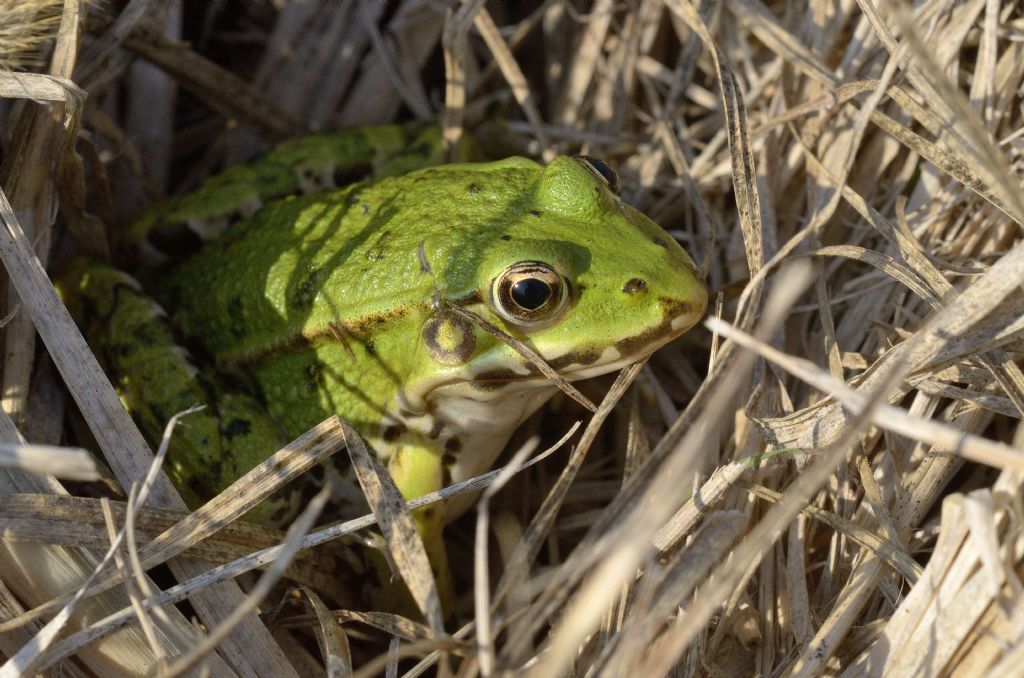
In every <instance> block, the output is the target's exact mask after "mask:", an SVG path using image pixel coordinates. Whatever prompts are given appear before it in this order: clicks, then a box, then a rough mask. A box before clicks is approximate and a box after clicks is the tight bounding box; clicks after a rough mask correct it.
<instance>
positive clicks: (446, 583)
mask: <svg viewBox="0 0 1024 678" xmlns="http://www.w3.org/2000/svg"><path fill="white" fill-rule="evenodd" d="M384 444H385V445H388V446H389V448H390V449H389V450H388V452H387V453H385V456H387V457H388V460H389V461H388V471H389V472H390V473H391V477H392V478H393V479H394V481H395V485H396V486H397V487H398V490H399V492H401V493H402V496H403V497H405V499H406V500H407V501H408V500H411V499H416V498H418V497H422V496H424V495H427V494H430V493H431V492H437V491H438V490H440V489H442V488H443V487H445V485H446V482H445V472H444V461H443V459H444V457H443V454H442V451H441V450H439V449H438V447H437V445H436V441H431V440H428V439H427V438H425V437H424V436H422V435H420V434H418V433H416V432H414V431H405V432H403V433H401V434H400V436H399V438H398V439H397V440H395V441H393V442H391V443H384ZM412 515H413V519H414V520H415V521H416V528H417V529H418V530H419V533H420V536H421V537H422V538H423V546H424V548H425V549H426V551H427V557H428V558H429V559H430V566H431V569H432V570H433V572H434V579H435V581H436V582H437V587H438V592H439V594H440V596H441V601H442V605H443V606H444V608H445V609H446V610H449V611H450V610H451V603H452V596H453V589H452V580H451V571H450V569H449V567H448V555H447V552H446V550H445V544H444V537H443V530H444V525H445V522H446V521H445V517H446V516H445V504H444V502H438V503H435V504H431V505H429V506H424V507H423V508H419V509H416V510H414V511H413V514H412Z"/></svg>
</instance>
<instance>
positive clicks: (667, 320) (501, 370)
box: [466, 300, 704, 399]
mask: <svg viewBox="0 0 1024 678" xmlns="http://www.w3.org/2000/svg"><path fill="white" fill-rule="evenodd" d="M662 304H663V307H664V310H665V313H664V315H663V320H662V321H661V322H660V323H659V324H658V325H655V326H652V327H650V328H648V329H646V330H643V331H642V332H639V333H637V334H634V335H632V336H629V337H626V338H624V339H620V340H618V341H616V342H614V343H613V344H609V345H605V346H589V347H583V348H575V349H571V350H569V351H566V352H564V353H561V354H559V355H556V356H554V357H548V356H544V357H545V360H546V361H547V364H548V365H549V366H550V367H552V368H553V369H554V370H555V371H556V372H558V373H559V374H560V375H561V376H563V377H565V378H566V379H568V380H569V381H580V380H583V379H590V378H592V377H597V376H600V375H602V374H607V373H609V372H614V371H615V370H619V369H622V368H623V367H626V366H627V365H630V364H632V363H634V362H636V361H637V360H640V359H642V358H645V357H647V356H649V355H650V354H652V353H654V352H655V351H657V350H658V349H659V348H661V347H662V346H664V345H665V344H667V343H669V342H670V341H672V340H673V339H675V338H677V337H679V336H680V335H681V334H682V333H683V332H685V331H686V330H688V329H689V328H690V327H692V326H693V325H694V324H695V323H696V322H697V320H698V319H699V318H700V317H701V316H702V315H703V313H704V306H703V305H701V306H700V307H699V308H698V305H697V304H688V303H686V302H676V301H669V300H662ZM541 353H542V355H543V354H544V353H545V351H543V350H542V351H541ZM466 382H468V385H469V386H470V387H472V389H473V390H475V391H477V392H478V393H481V394H485V393H492V392H496V391H500V390H502V389H504V388H505V387H507V386H515V387H517V388H534V387H539V386H541V385H543V384H544V383H545V382H546V383H547V384H548V385H550V386H551V387H552V388H555V384H554V383H552V382H551V381H550V380H549V379H548V378H547V377H546V376H544V375H543V374H542V373H541V371H540V370H539V369H538V368H537V367H536V366H535V365H533V364H531V363H529V362H527V361H526V360H525V359H520V361H519V362H514V363H510V362H509V360H508V357H507V354H505V355H504V356H503V357H502V358H501V359H500V360H495V361H494V362H493V363H491V364H486V363H485V364H484V365H482V366H481V367H480V368H479V369H478V370H477V371H475V372H474V373H473V374H471V375H469V376H468V377H467V379H466ZM481 399H483V398H481Z"/></svg>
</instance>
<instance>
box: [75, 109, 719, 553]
mask: <svg viewBox="0 0 1024 678" xmlns="http://www.w3.org/2000/svg"><path fill="white" fill-rule="evenodd" d="M440 162H441V153H440V137H439V134H438V132H437V131H436V130H427V131H424V132H415V131H414V132H410V131H409V130H407V129H404V128H401V127H396V126H388V127H373V128H361V129H358V130H350V131H348V132H342V133H339V134H334V135H319V136H317V137H312V138H304V139H298V140H293V141H290V142H287V143H286V144H285V145H283V146H281V147H279V148H278V149H277V150H275V151H273V152H272V153H271V154H270V155H268V156H267V157H266V158H264V159H263V160H259V161H256V162H254V163H250V164H248V165H242V166H238V167H235V168H231V169H229V170H227V171H226V172H225V173H224V174H222V175H220V176H218V177H214V178H213V179H211V180H209V181H207V183H206V184H204V185H203V186H202V187H201V188H200V189H199V190H198V191H197V192H195V193H192V194H190V195H187V196H185V197H183V198H179V199H177V200H175V201H172V202H171V203H170V204H169V205H166V206H162V207H159V208H157V209H155V210H153V211H152V212H150V213H149V214H147V215H146V216H145V217H143V219H142V220H140V222H139V223H138V224H137V225H136V226H135V227H133V228H132V229H131V231H130V237H131V238H133V242H134V244H135V245H136V246H137V247H136V249H138V250H145V252H144V254H146V256H147V257H148V258H149V260H150V261H153V260H155V259H161V258H164V256H165V255H163V254H162V253H161V248H162V247H166V246H167V243H180V242H181V241H183V240H189V239H196V240H209V242H208V243H207V244H205V245H203V246H202V247H201V249H200V250H199V251H198V253H197V254H195V255H194V256H191V257H190V258H189V259H188V260H186V261H184V262H183V263H181V264H179V265H176V266H174V267H173V268H170V269H169V270H168V271H166V272H164V273H161V275H159V276H154V277H155V278H156V279H155V281H154V284H153V285H150V286H148V287H150V288H151V294H152V299H155V300H156V301H153V300H151V297H150V296H149V294H147V293H144V292H143V290H142V288H141V286H140V285H139V284H138V283H137V282H135V280H134V279H133V278H131V277H129V276H128V275H126V274H124V273H122V272H120V271H118V270H116V269H114V268H110V267H107V266H103V265H99V264H96V263H95V262H86V261H84V260H76V261H75V262H73V263H72V264H71V265H70V266H69V267H68V269H67V270H66V271H65V273H64V274H63V277H62V287H63V289H64V291H65V296H66V297H67V298H68V302H69V305H70V306H71V307H72V310H73V312H74V313H75V315H76V317H77V318H78V319H79V322H80V323H81V324H82V326H83V329H84V330H85V332H86V336H87V337H88V338H89V339H90V342H91V343H92V345H93V347H94V349H96V350H97V352H98V353H99V354H101V357H102V358H103V361H104V362H105V363H106V366H107V368H108V370H109V371H110V372H111V374H112V375H113V376H112V378H113V380H114V382H115V384H116V386H117V387H118V388H119V390H120V393H121V394H122V398H123V400H124V402H125V404H126V406H127V407H128V408H129V409H130V410H131V411H132V413H133V415H134V416H135V417H136V418H137V420H138V421H139V423H140V425H141V426H142V428H143V429H144V431H145V433H146V434H147V435H148V436H149V437H150V438H151V439H153V440H158V439H159V437H160V434H161V431H162V429H163V427H164V425H165V423H166V421H167V419H168V418H169V417H170V416H171V415H173V414H174V413H175V412H177V411H180V410H183V409H185V408H187V407H190V406H193V405H195V404H197V403H204V404H206V406H207V407H206V409H205V410H204V411H202V412H201V413H199V414H195V415H192V416H191V417H190V418H189V419H188V420H187V421H186V422H185V424H184V425H183V426H181V427H180V430H179V431H177V432H176V433H175V436H174V439H173V442H172V447H171V454H170V457H169V466H170V472H171V474H172V476H173V478H174V480H175V481H176V483H177V484H178V486H179V487H180V488H182V491H183V493H184V494H185V495H186V499H187V500H189V501H190V502H191V503H194V504H197V503H200V502H201V501H202V500H204V499H206V498H209V497H210V496H212V495H213V494H214V493H216V492H217V491H219V490H220V489H222V488H223V487H225V486H227V485H228V484H230V483H231V482H232V481H234V480H235V479H236V478H237V477H239V476H240V475H241V474H243V473H245V472H246V471H248V470H249V469H250V468H251V467H252V466H253V465H255V464H257V463H259V462H260V461H262V460H263V459H265V458H266V457H267V456H268V455H270V454H271V453H273V452H274V451H276V450H277V449H278V448H279V447H280V446H281V445H282V444H283V443H284V442H286V441H287V440H288V439H290V438H293V437H295V436H298V435H299V434H301V433H303V432H304V431H306V430H307V429H309V428H310V427H312V426H314V425H315V424H317V423H319V422H320V421H322V420H323V419H325V418H326V417H328V416H330V415H333V414H337V415H340V416H341V417H342V418H344V419H346V420H347V421H349V422H350V423H351V424H352V425H353V426H354V427H355V428H356V429H357V430H358V431H359V432H360V434H361V435H362V436H364V437H365V439H366V441H367V442H368V443H369V444H370V446H371V447H372V448H373V449H374V450H375V451H376V453H377V454H378V455H379V456H380V458H381V459H382V460H385V461H386V463H387V467H388V469H389V471H390V473H391V475H392V477H393V478H394V480H395V482H396V484H397V485H398V488H399V489H400V490H401V492H402V493H403V495H404V496H406V497H407V498H414V497H418V496H421V495H423V494H425V493H428V492H432V491H435V490H438V489H440V488H442V487H444V486H446V485H448V484H450V483H453V482H457V481H460V480H464V479H466V478H469V477H471V476H473V475H475V474H478V473H481V472H483V471H485V470H487V469H488V468H489V467H490V466H491V465H492V464H493V463H494V461H495V458H496V457H497V455H498V454H499V453H500V452H501V450H502V447H503V446H504V445H505V444H506V442H507V441H508V439H509V437H510V436H511V434H512V432H513V431H514V430H515V428H516V427H517V426H519V424H520V423H522V422H523V420H524V419H526V418H527V417H528V416H530V414H531V413H532V412H534V411H535V410H536V409H537V408H538V407H540V406H541V405H542V404H543V403H544V402H545V401H547V400H548V399H549V398H550V397H551V396H552V395H553V394H554V393H555V392H556V390H557V388H556V386H555V385H553V384H552V382H551V381H550V380H548V379H547V378H546V377H544V376H542V375H541V374H540V373H539V371H538V370H537V368H536V367H535V366H534V365H531V364H530V363H529V362H527V361H526V360H525V359H524V358H523V356H522V355H521V354H520V353H519V352H517V351H516V350H515V349H514V348H512V347H511V346H510V345H509V344H508V343H507V342H506V341H504V340H502V339H501V338H498V337H496V336H494V334H492V333H490V332H488V331H486V330H485V329H484V328H483V327H481V326H480V324H479V323H477V322H473V321H472V320H471V319H469V318H468V316H467V315H465V314H459V313H454V312H452V309H453V308H461V309H465V310H467V311H470V312H472V313H473V314H475V315H477V316H479V317H480V318H483V320H484V321H486V322H487V323H490V324H492V325H493V326H496V327H497V328H499V329H500V330H502V331H503V332H505V333H507V334H508V335H511V336H512V337H514V338H516V339H517V340H519V341H521V342H524V343H525V344H526V345H527V346H529V347H530V348H532V349H533V350H534V351H536V352H537V353H538V354H539V355H540V356H541V357H542V358H543V359H544V360H545V361H546V362H547V363H548V364H549V365H550V366H551V367H552V368H553V369H555V370H556V371H557V372H558V373H559V374H561V375H562V376H564V377H565V378H566V379H568V380H571V381H574V380H578V379H586V378H589V377H593V376H596V375H600V374H604V373H607V372H610V371H612V370H617V369H619V368H621V367H623V366H625V365H627V364H629V363H631V362H633V361H636V360H637V359H639V358H642V357H644V356H647V355H649V354H650V353H651V352H653V351H655V350H657V349H658V348H659V347H660V346H662V345H664V344H665V343H667V342H669V341H671V340H672V339H674V338H676V337H678V336H679V335H680V334H682V333H683V332H685V331H686V330H687V329H689V328H690V327H691V326H692V325H694V323H696V322H697V321H698V320H699V319H700V318H701V316H702V315H703V313H704V311H705V309H706V306H707V291H706V288H705V286H704V283H703V281H702V278H701V275H700V273H699V272H698V270H697V268H696V267H695V265H694V263H693V261H692V259H691V258H690V257H689V255H687V253H686V252H685V251H684V250H683V248H682V247H680V246H679V244H678V243H676V241H675V240H673V239H672V237H671V236H669V235H668V234H667V233H666V232H665V231H664V230H662V229H661V228H660V227H659V226H657V225H656V224H654V223H653V222H652V221H651V220H650V219H648V218H647V217H645V216H644V215H643V214H641V213H640V212H638V211H637V210H635V209H634V208H632V207H630V206H629V205H627V204H626V203H624V202H623V201H622V199H621V198H620V197H619V181H618V178H617V176H616V175H615V173H614V172H613V171H612V170H611V168H609V167H608V166H607V165H606V164H605V163H603V162H601V161H600V160H597V159H594V158H589V157H577V158H572V157H557V158H555V159H554V160H553V161H552V162H550V163H549V164H548V165H547V166H544V165H542V164H538V163H537V162H534V161H533V160H529V159H527V158H523V157H511V158H507V159H505V160H500V161H497V162H482V163H472V162H458V163H455V164H438V163H440ZM415 167H421V168H420V169H414V168H415ZM360 176H362V177H369V178H364V179H363V180H360V181H355V182H354V183H348V184H347V185H346V184H345V182H346V181H348V180H350V179H352V178H358V177H360ZM181 342H183V345H184V346H186V347H187V350H186V349H182V348H180V347H179V346H180V344H181ZM297 497H298V493H295V494H294V495H292V497H291V499H283V500H280V501H278V502H277V503H269V504H268V505H266V506H262V507H259V508H258V509H257V514H258V515H257V518H258V519H268V518H270V517H272V516H284V515H287V514H289V513H291V512H293V511H294V510H295V508H296V506H295V504H296V503H297V502H298V501H299V499H297ZM454 513H455V511H454V510H453V509H452V508H451V507H449V508H448V509H446V508H445V507H444V506H441V507H436V506H435V507H429V508H427V509H424V510H423V511H422V512H421V513H420V514H418V515H417V520H418V524H419V527H420V530H421V533H422V535H423V537H424V541H425V543H426V544H427V548H428V552H429V553H430V554H431V559H432V561H433V562H435V563H441V562H443V560H444V556H443V545H442V542H441V530H442V527H443V525H444V524H445V522H446V521H447V520H448V519H450V518H451V517H452V515H453V514H454Z"/></svg>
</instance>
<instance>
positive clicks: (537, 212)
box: [530, 210, 542, 217]
mask: <svg viewBox="0 0 1024 678" xmlns="http://www.w3.org/2000/svg"><path fill="white" fill-rule="evenodd" d="M530 214H532V215H533V216H535V217H539V216H540V215H541V214H542V212H541V211H540V210H530Z"/></svg>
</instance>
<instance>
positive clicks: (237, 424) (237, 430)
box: [224, 419, 252, 440]
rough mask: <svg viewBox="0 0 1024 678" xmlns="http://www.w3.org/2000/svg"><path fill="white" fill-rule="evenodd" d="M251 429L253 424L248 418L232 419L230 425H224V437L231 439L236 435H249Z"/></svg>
mask: <svg viewBox="0 0 1024 678" xmlns="http://www.w3.org/2000/svg"><path fill="white" fill-rule="evenodd" d="M251 430H252V426H251V425H250V424H249V422H247V421H246V420H244V419H232V420H231V421H230V422H229V423H228V425H227V426H225V427H224V437H225V438H227V439H229V440H230V439H231V438H234V437H235V436H244V435H248V434H249V432H250V431H251Z"/></svg>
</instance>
